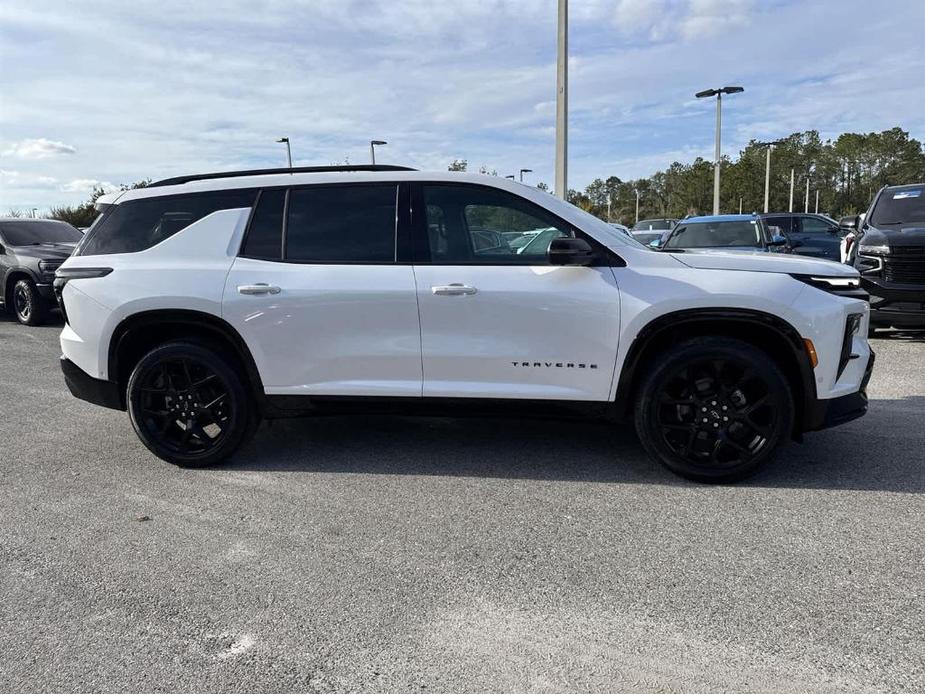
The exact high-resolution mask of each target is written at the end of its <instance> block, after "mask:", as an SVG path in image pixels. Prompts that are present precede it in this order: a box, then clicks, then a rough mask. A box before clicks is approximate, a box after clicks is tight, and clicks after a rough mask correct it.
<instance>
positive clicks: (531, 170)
mask: <svg viewBox="0 0 925 694" xmlns="http://www.w3.org/2000/svg"><path fill="white" fill-rule="evenodd" d="M520 173H522V174H525V173H533V169H521V170H520Z"/></svg>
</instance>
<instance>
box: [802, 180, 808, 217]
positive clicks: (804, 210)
mask: <svg viewBox="0 0 925 694" xmlns="http://www.w3.org/2000/svg"><path fill="white" fill-rule="evenodd" d="M803 212H804V213H808V212H809V176H807V177H806V204H805V206H804V209H803Z"/></svg>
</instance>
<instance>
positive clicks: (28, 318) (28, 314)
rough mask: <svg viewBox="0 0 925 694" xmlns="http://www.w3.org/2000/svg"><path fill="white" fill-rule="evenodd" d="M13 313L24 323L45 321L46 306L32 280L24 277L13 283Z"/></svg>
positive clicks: (39, 323)
mask: <svg viewBox="0 0 925 694" xmlns="http://www.w3.org/2000/svg"><path fill="white" fill-rule="evenodd" d="M13 313H15V314H16V320H18V321H19V322H20V323H22V324H23V325H41V324H42V323H44V322H45V314H46V307H45V304H44V302H43V301H42V297H40V296H39V293H38V290H37V289H36V288H35V284H34V283H33V282H32V280H29V279H22V280H19V281H18V282H16V284H15V285H13Z"/></svg>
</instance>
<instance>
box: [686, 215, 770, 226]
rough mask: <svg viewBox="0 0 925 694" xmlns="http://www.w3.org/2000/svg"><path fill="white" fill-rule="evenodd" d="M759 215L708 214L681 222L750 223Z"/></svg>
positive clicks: (687, 218)
mask: <svg viewBox="0 0 925 694" xmlns="http://www.w3.org/2000/svg"><path fill="white" fill-rule="evenodd" d="M756 217H757V215H753V214H708V215H702V216H700V217H686V218H684V219H682V220H681V222H683V223H685V224H691V223H694V224H701V223H706V222H750V221H752V220H754V219H755V218H756Z"/></svg>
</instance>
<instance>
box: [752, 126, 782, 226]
mask: <svg viewBox="0 0 925 694" xmlns="http://www.w3.org/2000/svg"><path fill="white" fill-rule="evenodd" d="M780 142H781V141H780V140H775V141H774V142H756V143H755V144H757V145H761V146H762V147H767V148H768V156H767V160H766V161H765V164H764V212H765V214H767V213H768V212H769V209H768V205H769V203H770V199H771V150H772V149H773V148H774V145H779V144H780Z"/></svg>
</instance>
